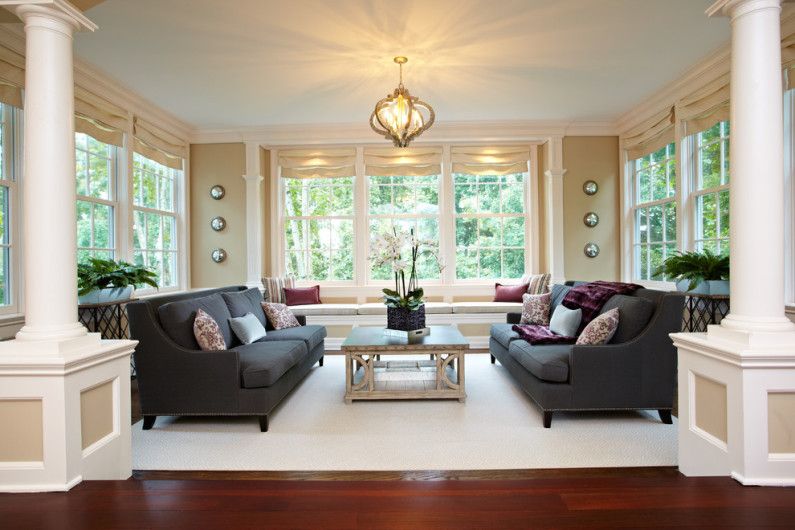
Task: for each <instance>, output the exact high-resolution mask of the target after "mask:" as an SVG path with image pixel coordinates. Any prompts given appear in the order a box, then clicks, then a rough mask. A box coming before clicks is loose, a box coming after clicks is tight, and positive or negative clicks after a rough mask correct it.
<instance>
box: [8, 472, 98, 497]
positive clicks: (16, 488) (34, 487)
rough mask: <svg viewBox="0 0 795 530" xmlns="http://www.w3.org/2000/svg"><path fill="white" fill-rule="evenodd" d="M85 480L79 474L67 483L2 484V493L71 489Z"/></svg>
mask: <svg viewBox="0 0 795 530" xmlns="http://www.w3.org/2000/svg"><path fill="white" fill-rule="evenodd" d="M81 482H83V477H82V475H78V476H76V477H75V478H73V479H72V480H70V481H69V482H67V483H65V484H0V492H2V493H43V492H47V491H69V490H70V489H72V488H74V487H75V486H77V485H78V484H80V483H81Z"/></svg>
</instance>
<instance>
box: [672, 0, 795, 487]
mask: <svg viewBox="0 0 795 530" xmlns="http://www.w3.org/2000/svg"><path fill="white" fill-rule="evenodd" d="M780 13H781V2H780V0H720V1H719V2H717V3H715V4H714V5H713V6H712V7H710V8H709V10H707V14H709V15H716V14H724V15H728V16H729V17H731V24H732V71H731V148H732V149H731V164H732V182H731V191H730V193H731V226H730V243H731V314H730V315H729V316H727V317H726V318H725V319H723V322H722V323H721V325H720V326H710V328H709V331H708V332H707V333H675V334H673V335H672V338H673V340H674V345H675V346H676V347H677V348H678V355H679V357H678V361H679V363H678V371H679V389H678V392H679V427H678V428H679V470H680V471H681V472H682V473H684V474H685V475H688V476H695V475H702V476H703V475H730V476H732V477H734V478H735V479H737V480H738V481H739V482H741V483H743V484H747V485H780V486H784V485H790V486H792V485H795V421H793V418H795V411H793V410H792V405H791V402H792V400H793V398H795V326H793V324H791V323H790V322H789V320H788V319H787V318H786V317H785V316H784V272H783V271H784V255H783V254H784V251H783V248H784V234H783V224H784V223H783V221H784V217H783V201H784V196H783V116H782V89H781V81H782V79H781V62H780V59H781V56H780V53H781V52H780V46H781V43H780Z"/></svg>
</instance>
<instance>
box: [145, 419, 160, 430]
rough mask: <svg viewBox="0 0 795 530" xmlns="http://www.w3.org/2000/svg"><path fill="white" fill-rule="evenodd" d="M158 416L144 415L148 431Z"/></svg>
mask: <svg viewBox="0 0 795 530" xmlns="http://www.w3.org/2000/svg"><path fill="white" fill-rule="evenodd" d="M156 419H157V416H144V430H145V431H148V430H149V429H151V428H152V427H153V426H154V425H155V420H156Z"/></svg>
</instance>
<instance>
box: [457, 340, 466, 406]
mask: <svg viewBox="0 0 795 530" xmlns="http://www.w3.org/2000/svg"><path fill="white" fill-rule="evenodd" d="M455 357H456V361H458V362H457V363H456V364H457V365H458V388H459V390H460V391H461V397H460V398H458V402H459V403H463V402H464V401H466V400H467V394H466V387H465V386H464V353H463V352H458V353H456V355H455Z"/></svg>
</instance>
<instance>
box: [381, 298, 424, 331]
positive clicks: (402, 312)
mask: <svg viewBox="0 0 795 530" xmlns="http://www.w3.org/2000/svg"><path fill="white" fill-rule="evenodd" d="M386 327H387V328H389V329H396V330H399V331H414V330H417V329H422V328H424V327H425V304H422V305H420V307H418V308H417V309H416V310H415V311H411V310H410V309H406V308H404V307H387V308H386Z"/></svg>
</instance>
